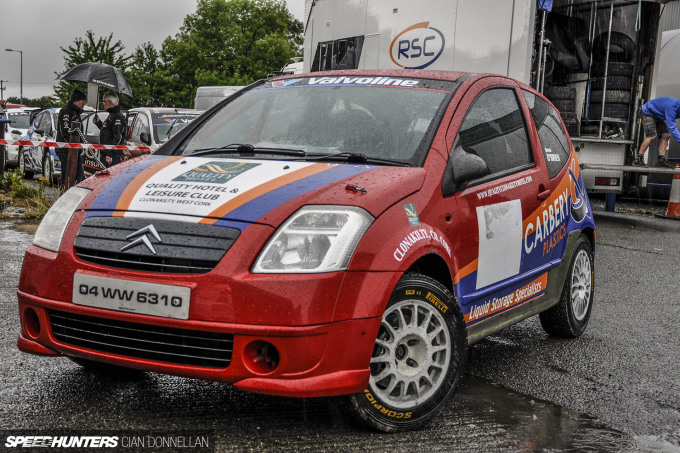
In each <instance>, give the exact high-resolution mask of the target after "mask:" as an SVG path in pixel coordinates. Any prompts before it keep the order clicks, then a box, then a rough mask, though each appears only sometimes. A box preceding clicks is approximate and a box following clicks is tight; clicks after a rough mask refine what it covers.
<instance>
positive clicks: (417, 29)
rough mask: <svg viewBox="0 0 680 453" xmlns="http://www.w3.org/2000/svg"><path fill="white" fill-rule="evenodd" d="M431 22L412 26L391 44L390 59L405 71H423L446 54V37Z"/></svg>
mask: <svg viewBox="0 0 680 453" xmlns="http://www.w3.org/2000/svg"><path fill="white" fill-rule="evenodd" d="M429 25H430V23H429V22H420V23H418V24H414V25H411V26H410V27H408V28H406V29H405V30H404V31H402V32H401V33H399V34H398V35H397V36H396V37H395V38H394V39H393V40H392V44H390V58H392V61H393V62H394V64H396V65H397V66H399V67H400V68H404V69H423V68H426V67H428V66H430V65H431V64H432V63H434V62H435V61H437V59H438V58H439V56H440V55H441V54H442V52H444V42H445V41H444V35H443V34H442V32H441V31H439V30H437V29H436V28H433V27H430V26H429Z"/></svg>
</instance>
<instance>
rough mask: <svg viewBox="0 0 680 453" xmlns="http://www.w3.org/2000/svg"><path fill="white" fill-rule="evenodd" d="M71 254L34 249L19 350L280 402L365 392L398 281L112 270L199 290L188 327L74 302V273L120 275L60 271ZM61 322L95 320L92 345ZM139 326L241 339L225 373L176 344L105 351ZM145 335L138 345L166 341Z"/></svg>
mask: <svg viewBox="0 0 680 453" xmlns="http://www.w3.org/2000/svg"><path fill="white" fill-rule="evenodd" d="M242 239H243V238H242ZM238 242H239V241H237V243H238ZM63 253H64V252H60V253H59V254H57V253H53V252H50V251H47V250H44V249H41V248H39V247H36V246H31V247H29V249H28V250H27V252H26V256H25V259H24V268H23V270H22V277H21V279H20V284H19V291H18V293H17V294H18V301H19V313H20V317H21V334H20V336H19V339H18V343H17V344H18V347H19V349H21V350H22V351H24V352H28V353H33V354H40V355H48V356H49V355H53V356H56V355H68V356H73V357H80V358H84V359H89V360H95V361H99V362H104V363H108V364H112V365H119V366H124V367H129V368H136V369H140V370H146V371H153V372H159V373H166V374H172V375H178V376H185V377H190V378H198V379H206V380H211V381H220V382H226V383H230V384H233V385H234V386H235V387H237V388H239V389H242V390H246V391H251V392H256V393H265V394H271V395H279V396H294V397H316V396H333V395H341V394H350V393H357V392H360V391H362V390H363V389H365V388H366V386H367V384H368V379H369V376H370V370H369V364H370V358H371V355H372V353H373V347H374V344H375V338H376V336H377V333H378V329H379V327H380V321H381V319H382V310H383V309H384V305H385V304H386V302H387V299H388V298H389V294H390V292H391V288H393V286H394V284H395V283H396V281H397V280H398V278H399V276H400V275H399V274H398V273H387V272H380V273H372V272H337V273H328V274H297V275H274V274H272V275H253V274H250V273H244V274H243V275H241V276H240V277H239V278H227V277H225V276H224V274H223V273H222V272H220V270H218V269H216V270H215V271H214V272H211V273H207V274H203V275H189V276H185V275H181V276H177V275H156V276H152V277H150V276H149V275H146V274H145V275H140V274H142V273H139V272H137V273H135V272H122V271H116V272H115V273H114V274H116V277H121V278H132V277H134V278H136V279H138V280H139V279H144V280H147V281H148V280H149V279H150V278H153V279H154V281H156V282H158V281H161V282H164V283H168V282H169V281H172V282H174V283H177V282H178V281H179V282H180V283H182V284H187V285H190V286H192V294H191V309H190V314H189V319H188V320H180V319H171V318H165V317H157V316H148V315H141V314H135V313H126V312H121V311H115V310H109V309H101V308H94V307H88V306H82V305H76V304H73V303H72V302H71V294H72V291H73V286H72V281H73V272H74V270H75V268H78V270H79V271H82V270H83V269H85V270H87V271H89V272H98V273H101V274H107V275H109V276H112V275H111V274H112V272H111V270H110V269H108V270H104V269H103V268H100V267H99V266H95V265H92V264H89V263H82V262H78V260H77V259H74V260H70V259H68V260H65V262H64V264H62V265H55V261H58V257H59V256H60V259H63V258H64V257H63ZM237 256H238V255H237ZM54 269H58V270H56V271H55V270H54ZM223 270H224V269H222V271H223ZM61 316H66V317H73V318H74V319H75V321H73V322H74V323H79V322H80V321H79V319H81V317H87V319H88V322H86V323H83V324H82V325H78V328H77V329H76V330H77V331H78V332H79V333H78V335H77V336H80V335H81V332H87V333H86V334H83V335H87V336H88V340H87V341H88V342H87V344H86V345H85V346H84V344H83V343H82V342H79V341H76V340H73V339H71V338H69V336H68V335H66V336H65V335H63V332H61V334H55V329H54V326H53V323H54V319H55V318H56V317H61ZM90 321H92V322H93V323H94V324H101V325H104V327H102V328H101V329H100V328H99V327H97V329H95V330H97V332H95V333H92V332H90V330H92V329H90V327H89V326H90V325H94V324H89V323H90ZM119 323H124V326H123V327H121V326H120V325H119ZM109 324H115V325H116V326H115V327H114V328H113V331H110V330H107V329H110V328H111V327H110V326H109ZM137 327H140V328H142V329H152V330H153V329H167V330H169V331H172V332H175V330H176V331H177V332H181V333H182V335H184V334H187V333H188V335H189V336H192V335H193V333H194V332H200V333H208V334H210V335H212V334H215V335H222V334H223V335H228V336H230V337H229V338H233V343H231V345H230V346H229V347H228V348H225V354H227V355H229V354H230V359H229V361H228V363H227V364H226V365H224V364H222V365H218V366H206V365H205V364H200V365H195V364H191V363H177V360H175V357H173V356H172V354H171V353H170V354H168V346H165V352H164V354H166V355H165V356H162V357H160V358H159V356H157V355H152V356H148V354H147V355H146V356H145V354H141V355H139V354H137V352H136V349H139V343H135V345H133V347H132V349H135V352H131V353H128V352H126V351H125V350H121V349H120V348H113V349H111V348H109V347H100V345H99V344H97V342H100V343H102V344H111V343H112V344H117V342H118V343H120V342H123V343H125V341H123V340H120V339H117V335H118V334H117V332H118V331H116V329H119V328H125V329H128V328H132V329H134V330H140V329H137ZM57 330H58V326H57ZM140 335H142V334H140ZM143 335H146V336H144V337H143V338H137V339H136V340H135V341H137V342H139V341H142V342H144V344H147V342H150V343H151V344H153V343H154V342H156V341H160V340H159V339H158V338H150V337H149V336H150V335H147V334H143ZM126 341H127V340H126ZM125 344H127V343H125ZM226 349H230V350H231V351H230V352H227V351H226ZM166 357H167V359H166Z"/></svg>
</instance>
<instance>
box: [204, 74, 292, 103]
mask: <svg viewBox="0 0 680 453" xmlns="http://www.w3.org/2000/svg"><path fill="white" fill-rule="evenodd" d="M284 69H286V68H284ZM242 88H245V87H244V86H239V85H229V86H214V87H198V88H197V89H196V97H195V98H194V108H196V109H198V110H208V109H209V108H210V107H212V106H213V105H215V104H217V103H218V102H220V101H222V100H224V99H225V98H227V97H229V96H231V95H232V94H234V93H236V92H237V91H239V90H241V89H242Z"/></svg>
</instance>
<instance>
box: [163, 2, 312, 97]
mask: <svg viewBox="0 0 680 453" xmlns="http://www.w3.org/2000/svg"><path fill="white" fill-rule="evenodd" d="M302 30H303V27H302V23H301V22H300V21H299V20H297V19H295V18H294V17H293V16H292V15H291V14H290V12H289V11H288V9H287V8H286V5H285V3H284V2H283V1H282V0H229V1H227V0H199V1H198V4H197V7H196V13H195V14H190V15H188V16H187V17H186V18H185V19H184V23H183V25H182V27H181V28H180V32H179V33H178V34H177V35H176V36H175V37H174V38H167V39H166V40H165V42H164V43H163V46H162V49H161V52H160V58H161V60H162V62H163V63H162V64H161V65H160V67H159V68H158V71H157V73H156V74H155V76H156V82H157V83H159V84H161V85H162V86H164V88H165V89H164V90H163V97H162V100H161V102H162V103H163V104H164V105H171V106H175V107H189V106H190V105H191V103H192V99H193V97H194V95H195V93H196V89H197V88H198V87H199V86H202V85H247V84H249V83H252V82H254V81H255V80H257V79H260V78H264V77H267V75H268V74H270V73H271V72H273V71H279V70H280V69H281V68H282V67H283V66H285V65H286V64H287V63H289V62H290V58H291V57H293V56H296V55H298V54H299V53H300V49H301V44H302Z"/></svg>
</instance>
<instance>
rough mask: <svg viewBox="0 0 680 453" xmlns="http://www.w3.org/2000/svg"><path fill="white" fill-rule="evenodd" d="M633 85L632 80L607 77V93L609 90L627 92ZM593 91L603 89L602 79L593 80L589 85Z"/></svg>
mask: <svg viewBox="0 0 680 453" xmlns="http://www.w3.org/2000/svg"><path fill="white" fill-rule="evenodd" d="M632 84H633V79H631V78H630V77H624V76H608V77H607V91H609V90H623V91H629V90H630V87H631V86H632ZM591 87H592V89H593V90H600V91H601V90H602V88H603V87H604V79H597V80H594V81H593V83H592V85H591Z"/></svg>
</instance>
